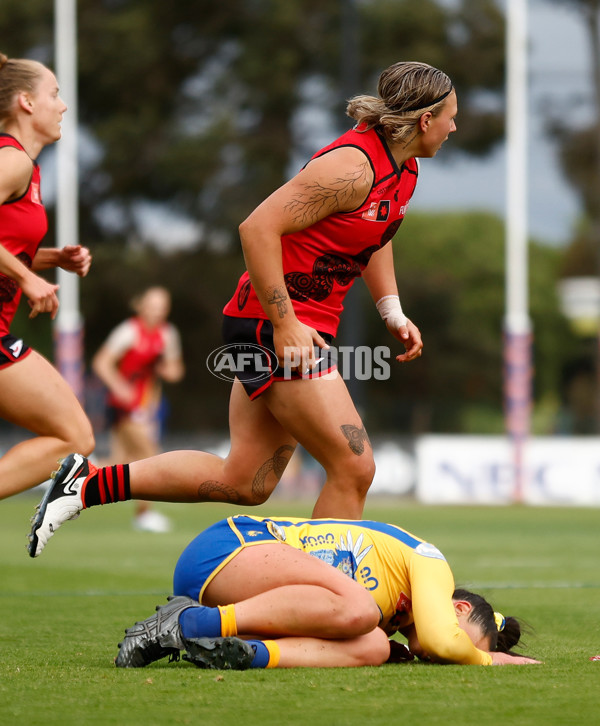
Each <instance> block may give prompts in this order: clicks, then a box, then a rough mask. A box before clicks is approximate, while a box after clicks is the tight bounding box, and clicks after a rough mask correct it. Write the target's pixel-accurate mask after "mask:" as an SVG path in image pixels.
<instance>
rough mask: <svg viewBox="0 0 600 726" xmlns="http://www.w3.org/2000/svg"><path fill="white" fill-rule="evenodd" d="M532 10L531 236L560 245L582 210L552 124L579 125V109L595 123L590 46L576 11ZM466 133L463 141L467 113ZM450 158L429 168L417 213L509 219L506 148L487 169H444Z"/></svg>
mask: <svg viewBox="0 0 600 726" xmlns="http://www.w3.org/2000/svg"><path fill="white" fill-rule="evenodd" d="M528 8H529V13H528V31H529V33H528V34H529V39H530V53H529V84H530V85H529V94H530V124H529V129H528V137H529V155H528V166H529V183H528V188H529V199H528V213H529V229H530V235H531V236H533V237H535V238H537V239H539V240H541V241H545V242H549V243H552V244H557V245H559V244H564V243H566V242H568V241H569V237H570V233H571V231H572V229H573V225H574V224H575V223H576V220H577V216H578V214H579V203H578V199H577V197H576V195H575V194H574V193H573V191H572V189H571V188H570V187H569V186H567V184H566V183H565V181H564V179H563V178H562V175H561V171H560V169H559V166H558V162H557V149H556V146H555V145H554V144H553V143H552V142H551V140H550V139H549V138H548V137H547V134H546V133H545V130H544V124H545V120H546V119H547V117H548V114H549V112H550V113H552V114H553V115H554V116H556V115H558V114H560V115H561V116H564V115H565V114H568V115H569V118H573V116H574V115H573V114H572V112H571V107H572V105H573V104H575V105H576V106H577V107H578V112H579V113H578V118H579V119H580V120H581V121H582V122H586V121H589V119H590V118H591V113H592V105H591V100H592V96H591V94H592V87H591V79H590V74H591V66H590V58H589V44H588V39H587V36H586V34H585V30H584V26H583V21H582V20H581V18H580V16H579V15H578V13H577V11H576V10H575V9H573V10H571V9H570V8H566V7H565V6H562V5H555V4H553V3H550V2H547V1H545V0H530V1H529V2H528ZM459 103H460V99H459ZM458 125H459V133H460V108H459V116H458ZM447 143H451V140H450V141H449V142H447ZM443 154H444V149H442V151H441V152H440V154H439V155H438V158H437V159H434V160H423V161H422V164H421V169H422V171H421V175H420V178H419V184H418V187H417V191H416V192H415V197H414V200H413V203H412V207H411V208H412V209H421V210H425V209H444V210H447V209H456V210H463V209H487V210H490V211H492V212H495V213H497V214H500V215H502V216H504V211H505V190H504V184H505V154H504V147H503V146H502V147H499V148H498V149H497V150H495V151H494V153H493V154H492V155H490V156H489V157H486V158H484V159H482V160H479V161H477V160H473V159H472V158H467V157H466V156H460V157H457V158H456V159H452V160H450V161H449V162H448V163H444V162H443V159H442V156H443Z"/></svg>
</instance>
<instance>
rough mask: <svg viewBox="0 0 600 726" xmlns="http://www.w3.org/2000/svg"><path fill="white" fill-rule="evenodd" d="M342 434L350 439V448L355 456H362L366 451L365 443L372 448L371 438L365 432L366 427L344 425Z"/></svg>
mask: <svg viewBox="0 0 600 726" xmlns="http://www.w3.org/2000/svg"><path fill="white" fill-rule="evenodd" d="M340 428H341V429H342V433H343V434H344V436H345V437H346V438H347V439H348V446H349V447H350V450H351V451H352V453H353V454H356V455H357V456H360V455H361V454H363V453H364V451H365V442H366V443H367V444H369V446H371V442H370V441H369V436H368V435H367V432H366V431H365V427H364V426H363V427H362V428H360V429H359V428H358V426H354V425H353V424H342V425H341V426H340Z"/></svg>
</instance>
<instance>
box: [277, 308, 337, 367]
mask: <svg viewBox="0 0 600 726" xmlns="http://www.w3.org/2000/svg"><path fill="white" fill-rule="evenodd" d="M273 344H274V346H275V354H276V356H277V360H278V361H279V365H280V366H282V367H284V368H287V369H288V370H292V371H297V372H298V373H300V374H304V373H308V372H309V371H311V370H312V369H313V368H314V367H315V366H316V365H317V354H316V352H315V345H316V346H318V347H319V348H325V349H328V348H329V344H328V343H327V341H326V340H324V339H323V338H322V337H321V336H320V335H319V333H318V332H317V331H316V330H315V329H314V328H311V327H310V326H309V325H305V324H304V323H301V322H300V321H299V320H296V321H295V322H293V323H289V324H287V325H286V326H285V327H283V326H281V327H277V328H275V329H274V330H273Z"/></svg>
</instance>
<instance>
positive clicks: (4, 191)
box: [0, 146, 33, 204]
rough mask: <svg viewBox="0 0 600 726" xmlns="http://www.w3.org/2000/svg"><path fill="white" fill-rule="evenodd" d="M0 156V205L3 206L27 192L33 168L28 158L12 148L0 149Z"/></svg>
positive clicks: (4, 147)
mask: <svg viewBox="0 0 600 726" xmlns="http://www.w3.org/2000/svg"><path fill="white" fill-rule="evenodd" d="M0 154H2V156H1V157H0V159H2V163H1V164H0V204H3V203H4V202H6V201H7V200H9V199H11V198H17V197H20V196H21V195H23V194H24V193H25V192H26V191H27V187H28V185H29V182H30V180H31V172H32V168H33V166H32V161H31V159H30V158H29V156H27V154H26V153H25V152H24V151H22V150H21V149H17V148H15V147H14V146H2V147H0Z"/></svg>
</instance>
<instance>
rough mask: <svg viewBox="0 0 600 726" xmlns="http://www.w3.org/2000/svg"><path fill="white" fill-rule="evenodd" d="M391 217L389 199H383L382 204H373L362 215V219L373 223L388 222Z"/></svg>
mask: <svg viewBox="0 0 600 726" xmlns="http://www.w3.org/2000/svg"><path fill="white" fill-rule="evenodd" d="M389 216H390V200H389V199H382V200H381V201H380V202H371V204H370V205H369V208H368V209H367V210H366V211H364V212H363V213H362V218H363V219H367V220H369V221H371V222H387V219H388V217H389Z"/></svg>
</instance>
